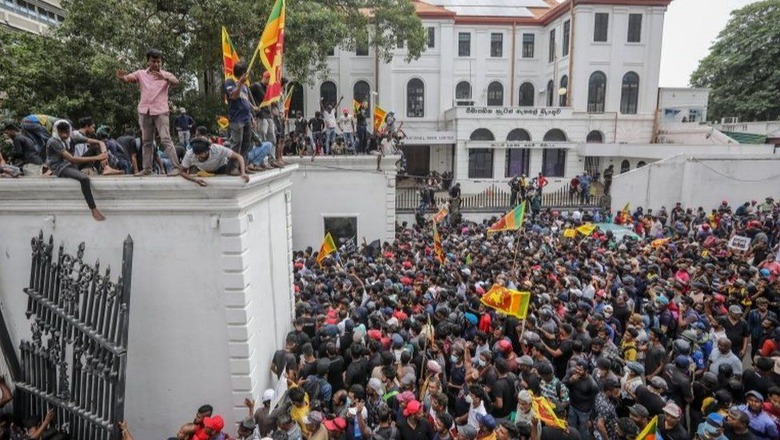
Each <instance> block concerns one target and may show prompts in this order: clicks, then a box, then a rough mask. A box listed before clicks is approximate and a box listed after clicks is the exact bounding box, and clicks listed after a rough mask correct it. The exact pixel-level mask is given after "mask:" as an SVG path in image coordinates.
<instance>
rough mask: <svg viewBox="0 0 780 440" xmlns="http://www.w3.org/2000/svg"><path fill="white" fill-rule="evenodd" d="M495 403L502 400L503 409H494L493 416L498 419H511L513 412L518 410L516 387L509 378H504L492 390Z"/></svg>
mask: <svg viewBox="0 0 780 440" xmlns="http://www.w3.org/2000/svg"><path fill="white" fill-rule="evenodd" d="M492 394H493V402H495V401H496V399H501V403H502V406H501V408H496V407H495V406H494V407H493V416H494V417H496V418H499V419H501V418H505V417H509V414H511V413H512V411H515V410H516V409H517V402H516V401H515V386H514V384H513V383H512V381H511V380H510V379H509V378H508V377H502V378H500V379H498V380H496V382H495V383H494V384H493V389H492Z"/></svg>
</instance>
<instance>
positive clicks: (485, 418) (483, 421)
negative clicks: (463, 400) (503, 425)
mask: <svg viewBox="0 0 780 440" xmlns="http://www.w3.org/2000/svg"><path fill="white" fill-rule="evenodd" d="M477 423H479V424H480V425H481V426H484V427H485V428H487V429H490V430H493V429H496V419H494V418H493V416H491V415H490V414H480V413H477Z"/></svg>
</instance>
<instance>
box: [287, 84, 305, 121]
mask: <svg viewBox="0 0 780 440" xmlns="http://www.w3.org/2000/svg"><path fill="white" fill-rule="evenodd" d="M287 90H288V91H290V90H292V98H290V113H289V118H290V119H292V118H294V117H295V114H296V113H298V112H301V113H304V109H303V87H302V86H301V84H300V83H297V82H291V83H290V84H289V85H288V86H287Z"/></svg>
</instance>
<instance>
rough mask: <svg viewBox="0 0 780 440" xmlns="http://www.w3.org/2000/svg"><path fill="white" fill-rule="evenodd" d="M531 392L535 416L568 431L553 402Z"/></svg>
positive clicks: (545, 422) (549, 424) (547, 423)
mask: <svg viewBox="0 0 780 440" xmlns="http://www.w3.org/2000/svg"><path fill="white" fill-rule="evenodd" d="M529 392H530V393H531V408H532V409H533V411H534V414H536V418H537V419H539V420H540V421H541V422H542V423H544V424H545V425H548V426H555V427H557V428H560V429H563V430H566V429H567V425H566V421H565V420H562V419H560V418H559V417H558V416H557V415H555V405H553V404H552V402H550V400H548V399H547V398H546V397H543V396H535V395H534V393H533V392H531V391H529ZM640 438H641V437H640Z"/></svg>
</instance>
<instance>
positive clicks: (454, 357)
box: [450, 355, 458, 364]
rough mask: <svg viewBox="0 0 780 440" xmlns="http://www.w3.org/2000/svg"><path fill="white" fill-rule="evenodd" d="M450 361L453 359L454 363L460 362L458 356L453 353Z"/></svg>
mask: <svg viewBox="0 0 780 440" xmlns="http://www.w3.org/2000/svg"><path fill="white" fill-rule="evenodd" d="M450 361H452V363H454V364H457V363H458V357H457V356H455V355H452V356H450Z"/></svg>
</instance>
